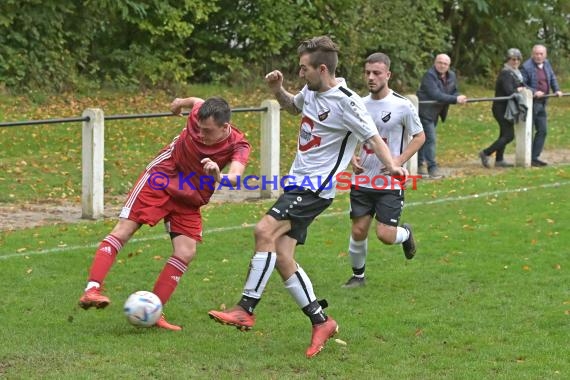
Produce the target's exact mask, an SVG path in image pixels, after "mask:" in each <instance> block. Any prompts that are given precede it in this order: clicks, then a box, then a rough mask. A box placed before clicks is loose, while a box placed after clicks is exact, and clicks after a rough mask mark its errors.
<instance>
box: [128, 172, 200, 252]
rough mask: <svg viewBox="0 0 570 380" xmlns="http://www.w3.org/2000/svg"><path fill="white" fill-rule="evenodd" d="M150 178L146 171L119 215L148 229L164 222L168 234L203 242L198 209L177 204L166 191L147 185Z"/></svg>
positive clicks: (184, 204)
mask: <svg viewBox="0 0 570 380" xmlns="http://www.w3.org/2000/svg"><path fill="white" fill-rule="evenodd" d="M149 176H150V174H149V173H148V172H146V171H145V172H143V173H142V175H141V176H140V177H139V179H138V180H137V183H136V184H135V186H134V187H133V188H132V189H131V191H130V193H129V196H128V198H127V201H126V202H125V205H124V206H123V209H122V210H121V214H120V215H119V216H120V217H121V218H126V219H129V220H132V221H133V222H137V223H139V224H148V225H149V226H151V227H152V226H155V225H156V224H157V223H158V222H159V221H160V220H161V219H164V224H165V226H166V230H167V232H175V233H179V234H182V235H185V236H188V237H190V238H192V239H194V240H196V241H202V216H201V214H200V208H199V207H196V206H191V205H188V204H186V203H183V202H179V201H176V200H175V199H173V198H172V197H171V196H170V195H169V194H168V193H167V192H166V191H165V190H158V189H153V188H152V187H151V186H149V184H148V182H147V181H148V178H149Z"/></svg>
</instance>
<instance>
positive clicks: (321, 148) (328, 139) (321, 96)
mask: <svg viewBox="0 0 570 380" xmlns="http://www.w3.org/2000/svg"><path fill="white" fill-rule="evenodd" d="M337 80H338V84H337V85H336V86H335V87H333V88H331V89H330V90H328V91H325V92H317V91H311V90H309V89H308V88H307V86H305V87H303V89H302V90H301V92H299V93H298V94H297V95H295V97H294V103H295V106H296V107H297V108H298V109H300V110H302V119H301V126H300V130H299V142H298V147H297V148H298V149H297V155H296V156H295V161H293V165H292V166H291V169H290V170H289V177H288V178H287V180H288V185H296V186H300V187H303V188H305V189H308V190H313V191H315V192H316V193H317V194H318V195H319V196H320V197H322V198H334V196H335V191H336V183H337V179H336V175H337V174H338V173H339V172H341V171H342V170H344V169H345V168H346V167H347V166H348V164H349V162H350V159H351V157H352V155H353V154H354V150H355V148H356V145H357V143H358V140H360V141H366V140H368V139H369V138H371V137H372V136H374V135H377V134H378V130H377V129H376V127H375V125H374V122H373V121H372V118H371V117H370V115H369V114H368V112H367V111H366V107H365V106H364V103H363V101H362V98H361V97H360V96H358V94H356V93H355V92H353V91H351V90H349V89H348V88H347V87H346V83H345V81H344V79H342V78H337Z"/></svg>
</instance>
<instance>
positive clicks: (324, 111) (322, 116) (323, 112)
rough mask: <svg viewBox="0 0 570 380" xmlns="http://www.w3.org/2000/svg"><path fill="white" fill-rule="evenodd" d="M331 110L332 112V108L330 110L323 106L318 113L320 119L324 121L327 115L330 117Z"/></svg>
mask: <svg viewBox="0 0 570 380" xmlns="http://www.w3.org/2000/svg"><path fill="white" fill-rule="evenodd" d="M330 112H331V110H329V109H328V108H323V109H322V110H319V113H318V116H319V120H320V121H324V120H325V119H326V118H327V117H329V113H330Z"/></svg>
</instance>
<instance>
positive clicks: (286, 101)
mask: <svg viewBox="0 0 570 380" xmlns="http://www.w3.org/2000/svg"><path fill="white" fill-rule="evenodd" d="M265 82H266V83H267V85H268V86H269V89H270V90H271V92H273V95H274V96H275V99H277V101H278V102H279V105H280V106H281V107H282V108H283V109H284V110H285V111H287V112H289V113H290V114H292V115H297V114H299V112H301V111H300V110H299V109H298V108H297V107H296V106H295V103H294V102H293V94H291V93H289V92H287V91H286V90H285V89H284V88H283V74H282V73H281V71H279V70H273V71H272V72H270V73H269V74H267V75H266V76H265Z"/></svg>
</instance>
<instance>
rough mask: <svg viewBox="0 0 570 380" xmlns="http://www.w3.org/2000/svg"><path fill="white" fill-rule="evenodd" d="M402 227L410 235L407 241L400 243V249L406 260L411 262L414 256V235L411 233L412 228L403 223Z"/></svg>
mask: <svg viewBox="0 0 570 380" xmlns="http://www.w3.org/2000/svg"><path fill="white" fill-rule="evenodd" d="M402 227H404V228H405V229H406V230H408V232H409V233H410V236H409V237H408V240H406V241H405V242H403V243H402V249H403V250H404V256H406V259H408V260H411V259H413V258H414V256H415V255H416V241H415V240H414V234H413V233H412V226H410V225H409V224H408V223H404V224H403V225H402Z"/></svg>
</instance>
